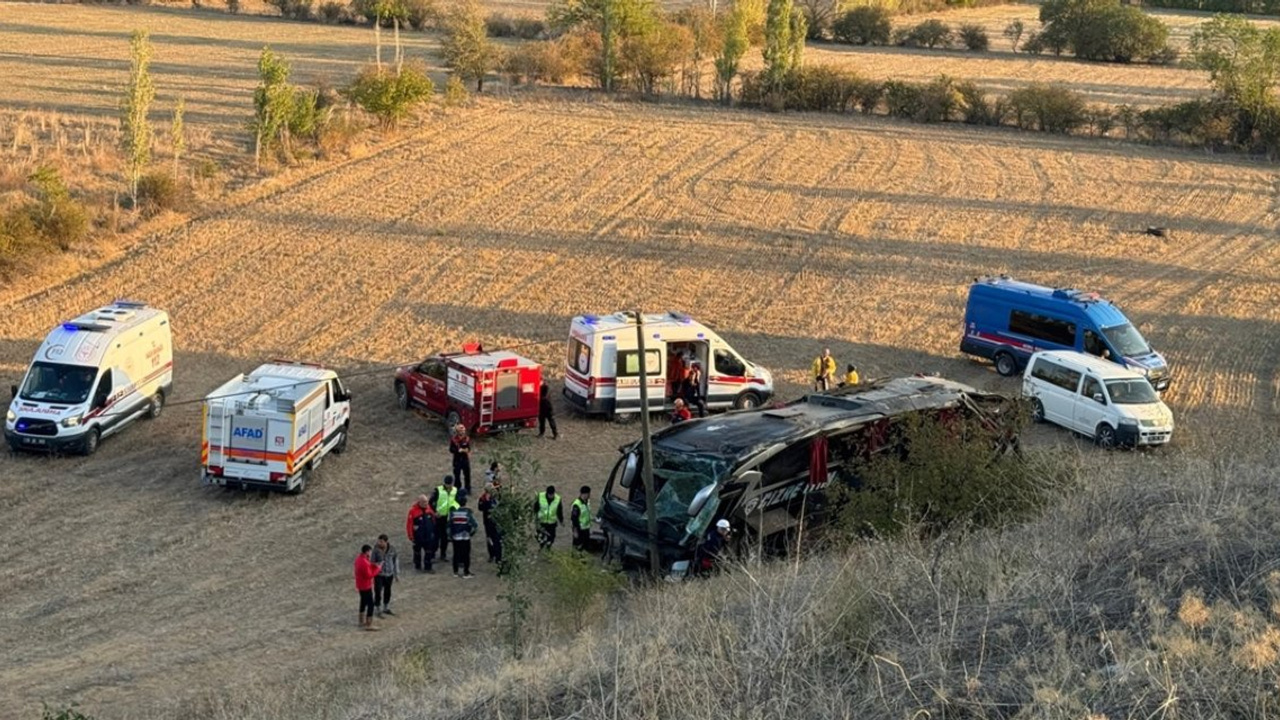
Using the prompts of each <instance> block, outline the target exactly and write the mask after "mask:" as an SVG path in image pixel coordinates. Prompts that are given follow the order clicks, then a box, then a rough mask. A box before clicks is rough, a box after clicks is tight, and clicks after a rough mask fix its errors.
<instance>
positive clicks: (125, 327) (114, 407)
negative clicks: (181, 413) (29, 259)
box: [4, 300, 173, 455]
mask: <svg viewBox="0 0 1280 720" xmlns="http://www.w3.org/2000/svg"><path fill="white" fill-rule="evenodd" d="M10 392H11V393H12V395H13V401H12V402H11V403H10V404H9V411H8V412H7V413H5V421H4V437H5V440H6V441H8V443H9V446H10V447H11V448H13V449H14V450H37V451H46V452H62V451H67V450H76V451H79V452H81V453H83V454H85V455H92V454H93V453H94V452H95V451H96V450H97V449H98V443H99V442H100V441H101V440H102V438H105V437H107V436H108V435H114V434H115V433H117V432H120V430H122V429H124V427H125V426H126V425H128V424H129V423H131V422H133V421H134V420H136V419H138V418H140V417H152V418H154V417H158V416H159V415H160V412H161V410H163V409H164V401H165V398H166V397H168V396H169V395H171V394H172V392H173V338H172V335H171V333H170V327H169V316H168V314H167V313H165V312H164V311H163V310H157V309H156V308H152V307H148V306H147V305H146V303H140V302H131V301H127V300H117V301H116V302H114V303H112V304H110V305H107V306H105V307H101V308H98V309H97V310H94V311H92V312H89V313H85V314H84V315H81V316H80V317H78V318H76V319H75V320H71V321H69V322H66V323H63V324H62V325H59V326H58V327H56V328H54V329H53V330H52V331H51V332H50V333H49V336H48V337H46V338H45V340H44V342H43V343H42V344H41V345H40V348H39V349H38V350H36V356H35V358H34V359H33V360H32V361H31V366H30V367H29V368H27V373H26V376H25V377H24V378H23V379H22V384H21V385H20V386H19V385H14V386H12V387H11V388H10Z"/></svg>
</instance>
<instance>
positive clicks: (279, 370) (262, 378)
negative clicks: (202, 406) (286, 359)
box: [208, 363, 337, 402]
mask: <svg viewBox="0 0 1280 720" xmlns="http://www.w3.org/2000/svg"><path fill="white" fill-rule="evenodd" d="M334 377H337V373H335V372H334V371H332V370H329V369H328V368H322V367H316V366H314V365H292V364H285V363H267V364H266V365H262V366H260V367H259V368H258V369H257V370H254V371H253V372H251V373H249V374H248V375H245V376H243V377H242V378H239V379H238V380H232V381H231V382H229V383H227V384H226V385H223V386H222V387H220V388H218V389H217V390H214V391H213V392H212V393H210V394H209V396H208V399H210V400H217V399H219V398H221V397H223V396H226V395H230V394H233V393H244V399H247V398H248V397H249V396H250V395H252V394H256V393H266V394H268V395H270V396H271V397H274V398H277V399H279V400H287V401H289V402H296V401H298V400H301V399H303V398H305V397H307V396H308V395H310V394H311V393H312V392H315V389H316V388H317V387H319V385H320V384H321V383H323V382H326V381H328V380H330V379H332V378H334Z"/></svg>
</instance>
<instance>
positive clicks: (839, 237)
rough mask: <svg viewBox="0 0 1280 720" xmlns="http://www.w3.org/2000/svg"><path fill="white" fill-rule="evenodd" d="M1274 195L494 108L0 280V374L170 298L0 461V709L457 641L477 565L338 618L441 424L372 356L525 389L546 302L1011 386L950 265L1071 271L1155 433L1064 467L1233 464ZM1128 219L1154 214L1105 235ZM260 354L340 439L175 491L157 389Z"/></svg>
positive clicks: (949, 151)
mask: <svg viewBox="0 0 1280 720" xmlns="http://www.w3.org/2000/svg"><path fill="white" fill-rule="evenodd" d="M1278 191H1280V187H1278V186H1277V179H1276V176H1275V173H1274V170H1273V169H1272V168H1270V167H1266V166H1261V165H1254V164H1251V163H1248V162H1244V161H1240V160H1231V159H1220V158H1213V157H1209V156H1205V155H1197V154H1184V153H1176V152H1169V151H1161V150H1154V149H1147V148H1140V147H1135V146H1131V145H1124V144H1116V143H1105V142H1096V141H1088V140H1067V139H1050V138H1046V137H1043V136H1040V135H1033V134H1024V133H1017V132H1013V131H992V132H984V131H977V130H973V129H966V128H946V127H926V126H918V125H903V124H898V123H894V122H891V121H887V120H878V119H867V118H859V117H849V118H844V117H840V118H831V117H820V116H794V117H793V116H776V115H764V114H754V113H745V112H727V111H716V110H706V111H703V110H693V109H687V108H671V107H661V106H644V105H633V104H614V103H610V102H603V101H601V102H552V101H540V102H539V101H525V102H510V103H508V102H492V101H491V102H485V103H482V104H480V105H479V106H477V107H475V108H472V109H469V110H466V111H460V112H456V113H450V114H447V115H443V116H441V117H439V118H437V119H436V120H433V121H432V123H431V125H430V127H427V128H425V129H424V131H422V132H421V133H418V134H416V135H413V136H409V137H405V138H404V139H402V140H400V141H398V142H395V143H393V144H390V145H388V146H385V147H384V148H382V149H381V150H379V151H378V152H377V153H376V154H373V155H370V156H368V157H364V158H360V159H356V160H351V161H348V162H345V163H341V164H335V165H329V166H320V167H316V168H315V169H313V170H312V171H310V172H309V173H308V174H307V175H306V176H304V177H300V178H295V179H294V181H293V182H291V183H290V184H283V183H282V184H280V185H279V186H276V187H274V188H272V189H271V190H270V191H264V192H262V193H260V194H259V197H258V198H257V199H252V200H246V201H245V202H243V203H241V204H238V205H236V206H234V207H231V208H228V209H227V210H226V211H224V212H219V213H216V214H213V215H211V216H208V217H204V218H200V219H196V220H194V221H192V222H190V223H189V224H187V225H184V226H182V227H179V228H178V229H176V230H173V231H169V232H164V233H160V234H157V235H154V236H151V237H148V238H146V239H145V240H144V241H142V242H141V243H140V244H138V245H137V246H136V247H135V248H134V249H133V250H132V251H130V252H128V253H126V254H124V255H122V256H120V257H118V258H116V259H115V260H113V261H111V262H108V263H106V264H104V265H102V266H101V267H100V268H98V269H97V270H95V271H93V272H89V273H87V274H85V275H83V276H81V277H78V278H75V279H73V280H70V281H68V282H66V283H64V284H61V285H58V286H56V287H51V288H48V289H47V290H40V291H37V290H36V289H35V288H31V289H28V290H29V291H28V292H25V293H24V292H20V291H19V289H17V288H9V290H8V292H6V293H5V297H7V298H8V299H7V300H4V301H2V304H0V313H2V316H3V317H4V318H5V321H4V322H3V324H0V380H3V381H4V382H3V384H4V385H7V384H9V383H10V382H16V381H17V379H18V377H19V375H20V373H21V372H22V369H23V368H24V366H25V363H26V362H27V360H28V359H29V357H30V355H31V353H32V352H33V350H34V348H35V347H36V345H37V343H38V342H39V339H40V338H41V337H42V336H43V334H44V333H45V332H46V331H47V330H48V328H49V327H51V326H53V325H54V324H55V323H57V322H59V321H60V320H62V319H64V318H66V317H68V316H71V315H73V314H76V313H78V312H80V311H82V310H84V309H87V308H90V307H92V306H94V305H95V304H97V303H101V302H104V301H108V300H110V299H112V298H115V297H120V296H128V297H132V298H140V299H145V300H147V301H149V302H151V303H153V304H155V305H157V306H160V307H163V308H166V309H167V310H169V312H170V313H171V314H172V318H173V326H174V331H175V344H176V348H177V357H176V382H177V388H176V396H175V397H174V398H173V404H172V405H171V406H170V407H169V409H167V410H166V412H165V414H164V416H163V417H161V418H160V419H158V420H156V421H153V422H150V423H143V424H140V425H137V426H134V427H131V428H130V429H128V430H126V431H125V432H123V433H122V434H121V435H119V436H116V437H113V438H111V439H109V440H108V441H107V442H105V443H104V445H103V447H102V449H101V450H100V451H99V453H98V454H97V455H96V456H94V457H92V458H87V459H86V458H62V459H56V460H50V459H46V458H38V457H0V478H2V480H0V542H3V543H4V544H5V546H6V547H9V548H10V549H11V550H10V552H8V553H6V555H5V557H4V559H3V560H0V574H2V575H3V577H5V578H6V583H5V588H4V590H3V598H4V603H3V606H4V609H3V611H2V612H3V615H2V616H0V617H2V618H3V622H0V687H3V688H5V692H4V693H3V694H0V715H3V716H14V715H17V714H19V713H26V714H28V715H29V714H31V713H33V712H35V711H36V709H37V708H38V705H39V702H40V701H41V700H49V701H51V702H56V701H67V700H79V701H81V702H83V703H85V708H86V710H88V711H91V712H93V713H94V714H95V716H96V717H99V718H114V717H126V716H128V717H139V716H142V717H147V716H164V715H166V714H168V715H169V716H172V715H174V714H185V712H184V713H179V711H177V710H176V709H175V708H176V707H178V706H179V705H181V704H184V703H195V705H194V706H191V705H188V706H186V707H188V708H191V707H195V708H200V707H206V708H207V707H209V706H210V705H217V701H216V700H211V699H210V698H216V697H220V696H225V695H228V694H229V695H234V694H235V692H236V688H237V687H238V686H240V685H243V684H250V685H263V684H265V685H268V686H275V685H279V686H281V687H283V686H285V685H287V684H288V683H289V681H290V679H291V678H295V677H297V676H298V674H299V673H309V674H311V675H313V676H314V674H316V673H327V672H331V671H332V672H338V673H341V672H346V671H348V670H349V669H350V668H351V667H352V666H353V665H356V666H358V665H360V664H361V663H363V662H364V659H366V658H369V657H370V656H371V655H370V654H371V653H372V652H374V651H376V650H377V649H379V648H390V647H399V646H401V645H403V644H405V643H407V642H409V641H410V640H419V641H420V640H421V639H422V638H425V637H428V636H440V635H441V634H442V637H443V640H442V641H443V642H448V643H451V644H453V645H454V646H456V645H457V644H459V643H461V644H466V643H469V642H472V641H475V640H476V639H477V638H479V637H481V636H480V635H478V634H477V633H478V631H481V630H483V629H484V628H487V627H489V626H490V624H491V622H492V620H491V618H492V612H493V611H494V609H495V608H496V607H497V601H496V599H495V596H496V595H497V593H498V592H499V586H498V583H497V582H496V580H495V579H494V578H493V576H492V572H490V571H489V570H488V569H487V568H486V567H485V566H484V565H483V563H481V565H480V570H479V572H480V575H481V577H480V578H479V579H478V580H476V581H474V582H470V583H466V582H463V581H460V580H455V579H454V578H452V577H449V576H447V575H439V574H438V575H435V576H413V577H409V578H407V579H406V580H405V582H403V583H402V585H401V586H400V589H399V590H398V591H397V592H398V593H399V595H398V598H399V599H398V600H397V604H398V605H399V611H400V616H399V617H398V618H397V619H395V620H393V621H388V622H386V623H385V624H384V626H385V628H386V629H385V631H384V632H381V633H377V634H364V633H358V632H356V631H355V628H354V623H351V622H350V620H351V613H350V611H351V610H352V609H354V607H355V603H354V599H355V594H354V593H353V592H352V591H351V588H350V562H351V558H352V556H353V554H354V553H355V550H356V548H357V547H358V545H359V544H360V543H361V542H366V541H368V540H370V539H371V538H372V537H373V536H374V535H376V534H377V533H378V532H388V533H390V534H391V536H392V537H393V538H398V537H401V535H400V533H401V532H402V531H401V530H400V528H402V527H403V520H404V512H405V511H406V509H407V508H408V505H409V504H410V502H411V500H412V497H413V496H415V495H416V494H418V493H419V492H422V491H423V490H425V489H426V488H427V486H428V484H430V483H434V482H435V481H437V480H438V477H439V475H440V474H441V473H442V472H444V471H445V470H446V469H447V467H448V455H447V452H446V447H445V446H446V442H445V438H444V434H443V432H442V430H441V429H440V427H439V425H438V424H435V423H430V422H426V421H424V420H422V419H419V418H417V417H414V416H411V415H408V414H405V413H401V412H400V411H398V410H397V409H396V408H395V399H394V397H393V394H392V392H391V372H390V371H389V370H384V369H380V368H379V366H390V365H394V364H397V363H407V362H409V361H412V360H414V359H415V358H418V357H420V356H422V355H424V354H426V353H428V352H430V351H434V350H439V349H447V348H452V347H456V346H457V345H458V343H460V342H461V341H463V340H464V339H469V338H478V339H482V340H484V341H485V343H486V345H490V346H501V345H506V344H515V343H529V342H537V341H547V342H546V343H545V344H542V345H538V346H535V347H532V348H528V349H527V351H528V352H529V353H530V354H532V355H534V356H535V357H538V358H540V359H542V360H543V361H544V362H546V363H547V369H548V371H549V375H551V376H552V379H551V382H552V384H553V387H556V388H558V387H559V380H558V378H559V371H560V365H559V361H560V357H561V353H562V348H563V345H562V343H563V340H564V336H565V331H566V328H567V325H568V319H569V317H570V316H571V315H573V314H575V313H579V312H584V311H612V310H616V309H619V308H625V307H645V308H651V309H666V308H680V309H685V310H687V311H689V312H691V313H692V314H694V315H695V316H697V317H699V318H701V319H704V320H706V321H708V322H710V323H712V324H714V325H715V326H716V327H717V328H718V329H720V330H721V331H723V333H724V334H725V335H726V337H727V338H728V339H729V340H730V341H731V342H732V343H733V344H734V345H735V346H736V347H737V348H738V349H739V350H741V351H742V352H743V354H744V355H745V356H746V357H748V358H751V359H753V360H755V361H758V362H760V363H762V364H764V365H766V366H768V367H770V368H772V369H773V370H774V371H775V373H776V374H778V375H779V376H780V379H781V393H782V396H783V397H786V398H790V397H795V396H796V395H797V394H798V393H799V392H801V385H802V383H803V382H804V378H805V375H806V368H807V366H808V363H809V361H810V360H811V358H812V357H813V355H814V354H815V353H816V352H818V351H819V350H820V349H821V348H822V347H823V346H824V345H828V346H830V347H831V348H832V350H833V353H834V355H835V357H836V358H837V360H839V361H840V362H846V361H856V362H857V363H858V364H859V365H860V366H861V367H862V368H863V370H864V371H865V372H866V373H867V374H870V375H887V374H900V373H912V372H917V371H930V372H931V371H939V372H942V373H944V374H946V375H948V376H952V377H955V378H957V379H962V380H966V381H970V382H974V383H978V384H981V385H984V386H989V387H995V388H999V389H1001V390H1005V391H1009V392H1014V391H1016V388H1017V384H1016V383H1015V382H1014V381H1012V380H1006V379H1002V378H999V377H997V376H996V375H995V374H994V372H993V371H992V370H991V369H990V368H989V367H988V366H987V365H985V364H981V363H975V362H971V361H969V360H966V359H963V358H961V357H959V356H958V353H957V345H958V341H959V330H960V320H961V315H962V311H963V302H964V295H965V289H966V283H967V281H968V280H969V279H970V278H972V277H973V276H974V275H977V274H981V273H988V272H1009V273H1012V274H1015V275H1017V276H1019V277H1024V278H1028V279H1031V280H1037V281H1042V282H1045V283H1053V284H1075V285H1083V286H1086V287H1088V288H1092V289H1096V290H1099V291H1102V292H1104V293H1105V294H1107V295H1109V296H1110V297H1112V298H1113V299H1115V300H1117V301H1118V302H1119V303H1121V304H1122V306H1123V307H1124V308H1125V309H1126V310H1127V311H1128V313H1129V314H1130V316H1131V318H1132V319H1134V321H1135V322H1136V323H1137V324H1138V325H1139V327H1140V328H1141V329H1142V330H1143V332H1144V333H1145V334H1146V335H1147V337H1148V338H1149V339H1150V340H1151V342H1152V343H1153V345H1154V346H1155V347H1157V348H1158V349H1160V350H1162V351H1164V352H1165V353H1166V354H1167V355H1168V357H1169V359H1170V362H1171V365H1172V367H1173V372H1174V385H1173V387H1172V388H1171V391H1170V392H1169V394H1168V399H1169V401H1170V402H1171V404H1172V405H1173V407H1174V410H1175V412H1176V413H1178V419H1179V423H1180V428H1179V431H1178V434H1177V435H1175V438H1174V445H1173V446H1172V447H1170V448H1168V449H1166V450H1164V451H1162V452H1159V453H1138V454H1132V453H1130V454H1118V455H1112V456H1103V455H1102V454H1100V453H1098V452H1096V451H1095V450H1093V449H1092V448H1090V447H1088V446H1087V445H1085V444H1083V443H1080V444H1079V447H1080V453H1081V456H1082V462H1084V463H1086V464H1087V465H1090V466H1096V467H1098V468H1102V467H1104V464H1105V466H1107V467H1109V468H1111V472H1115V470H1114V468H1115V467H1116V466H1117V465H1118V466H1119V467H1120V468H1125V467H1139V466H1141V467H1144V468H1150V469H1156V468H1158V466H1159V463H1160V462H1161V457H1163V456H1164V455H1165V454H1168V453H1183V452H1185V453H1202V452H1205V451H1219V450H1221V451H1237V450H1238V451H1240V452H1246V451H1247V450H1248V448H1249V446H1250V445H1251V444H1254V443H1255V442H1256V439H1257V438H1259V437H1263V438H1274V437H1275V434H1276V430H1277V428H1278V427H1280V376H1277V372H1276V368H1277V365H1278V364H1280V332H1278V331H1277V330H1278V328H1280V248H1278V247H1277V243H1276V241H1275V237H1276V232H1277V229H1278V228H1277V224H1278V223H1280V203H1278V201H1277V197H1278V196H1277V193H1278ZM1147 225H1162V226H1168V227H1170V228H1172V229H1173V236H1172V238H1171V239H1169V240H1161V239H1157V238H1153V237H1148V236H1144V235H1141V234H1138V233H1136V232H1135V231H1138V230H1141V229H1142V228H1144V227H1145V226H1147ZM280 355H284V356H290V357H296V358H300V359H308V360H317V361H323V362H326V363H330V364H332V365H335V366H339V367H342V368H353V369H363V370H367V371H369V372H368V373H367V374H364V375H360V376H358V377H353V378H352V379H351V381H350V384H351V385H352V387H353V390H354V392H355V395H356V404H355V409H354V418H355V419H354V429H353V433H352V438H351V439H352V446H351V448H350V450H349V452H348V453H347V454H345V455H343V456H342V457H341V458H338V459H336V460H334V461H332V462H328V463H326V464H325V467H324V468H323V469H322V470H320V472H319V473H318V474H317V476H316V478H315V480H314V481H313V482H312V484H311V486H310V488H309V489H308V490H307V492H306V493H305V494H304V495H301V496H298V497H283V496H272V497H261V496H258V495H256V494H238V493H226V492H222V491H214V490H208V489H203V488H201V487H200V485H199V482H198V471H199V442H200V431H199V419H200V410H199V405H198V404H181V403H184V402H186V403H190V402H191V401H193V400H196V399H198V398H200V397H202V396H203V395H204V394H205V393H207V392H208V391H210V390H211V389H213V388H214V387H216V386H217V385H219V384H220V383H221V382H223V381H224V380H226V379H227V378H229V377H230V376H232V375H233V374H235V373H236V372H240V371H247V370H249V369H251V368H252V367H254V366H256V364H257V363H259V362H261V361H263V360H264V359H267V358H269V357H272V356H280ZM561 412H562V414H564V413H565V410H564V409H563V408H562V409H561ZM1242 429H1247V431H1244V432H1242ZM562 431H563V434H564V437H563V438H562V439H560V440H557V441H551V440H543V441H536V442H535V443H534V444H533V445H532V448H531V452H533V453H534V454H535V455H536V456H537V457H538V458H540V459H541V460H542V462H543V464H544V469H545V474H546V479H547V480H548V481H551V482H556V483H558V484H560V485H561V486H576V485H577V484H579V483H582V482H587V483H590V484H593V485H595V486H596V487H597V488H598V487H599V486H600V485H601V484H602V483H603V481H604V479H605V478H606V477H607V474H608V472H609V470H610V468H611V467H612V463H613V462H614V459H615V458H616V451H615V448H616V447H617V446H618V445H620V444H622V443H624V442H627V441H629V440H631V439H634V438H635V437H636V433H637V431H636V429H635V428H634V427H632V426H625V425H614V424H611V423H608V422H604V421H586V420H575V419H572V417H571V416H565V417H563V418H562ZM1034 440H1035V441H1036V442H1052V443H1071V442H1072V441H1071V440H1070V439H1069V438H1067V437H1066V436H1065V433H1062V432H1057V431H1053V430H1048V429H1041V430H1037V432H1036V433H1035V437H1034ZM484 453H485V450H484V443H481V445H480V447H479V449H478V452H477V455H478V459H483V458H484ZM1100 474H1105V473H1100ZM560 542H561V543H567V541H566V540H564V539H563V538H562V539H561V541H560ZM402 544H403V543H402ZM442 628H443V629H442ZM446 661H447V655H445V654H443V653H442V654H440V655H434V656H432V662H433V663H443V662H446ZM331 668H333V669H332V670H331ZM187 712H190V713H195V712H196V710H190V709H189V710H188V711H187Z"/></svg>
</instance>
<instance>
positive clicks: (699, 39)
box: [674, 7, 724, 98]
mask: <svg viewBox="0 0 1280 720" xmlns="http://www.w3.org/2000/svg"><path fill="white" fill-rule="evenodd" d="M674 20H675V22H676V23H677V24H678V25H680V26H681V27H682V28H685V29H687V30H688V31H689V35H690V39H691V44H690V46H689V52H688V53H687V54H686V55H685V57H684V58H682V63H683V67H682V69H681V76H682V77H681V90H682V92H684V93H685V94H687V95H690V96H693V97H695V98H701V97H702V75H703V69H704V66H705V65H706V62H707V58H711V57H713V56H714V55H715V54H716V51H717V49H719V48H721V47H723V45H724V36H723V31H722V27H721V22H720V19H719V18H718V17H717V16H716V14H715V13H713V12H712V11H711V10H710V9H708V8H703V7H690V8H685V9H683V10H681V11H679V12H677V13H676V14H675V15H674Z"/></svg>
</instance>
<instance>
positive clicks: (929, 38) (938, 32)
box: [896, 20, 953, 48]
mask: <svg viewBox="0 0 1280 720" xmlns="http://www.w3.org/2000/svg"><path fill="white" fill-rule="evenodd" d="M952 37H953V34H952V32H951V28H950V27H948V26H947V24H946V23H944V22H942V21H941V20H925V21H924V22H922V23H920V24H919V25H916V26H914V27H911V28H904V29H902V30H900V31H899V32H898V34H897V38H896V40H897V44H898V45H901V46H903V47H924V48H938V47H941V48H945V47H948V46H950V45H951V40H952Z"/></svg>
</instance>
